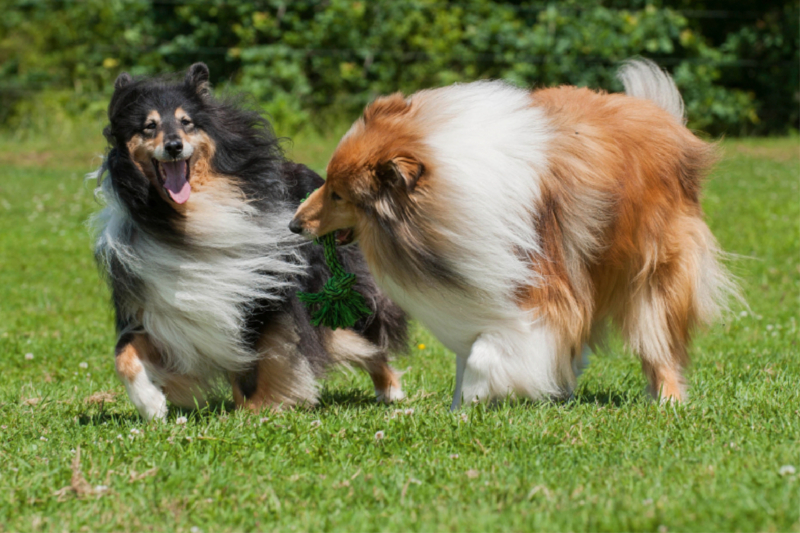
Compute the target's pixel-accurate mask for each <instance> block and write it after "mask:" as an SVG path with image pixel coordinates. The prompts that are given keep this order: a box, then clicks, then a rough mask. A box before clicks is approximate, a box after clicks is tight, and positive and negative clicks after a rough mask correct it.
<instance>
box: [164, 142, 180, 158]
mask: <svg viewBox="0 0 800 533" xmlns="http://www.w3.org/2000/svg"><path fill="white" fill-rule="evenodd" d="M164 150H166V151H167V153H168V154H169V155H170V156H172V157H178V156H179V155H181V152H183V142H182V141H181V140H180V139H172V140H171V141H167V142H166V143H164Z"/></svg>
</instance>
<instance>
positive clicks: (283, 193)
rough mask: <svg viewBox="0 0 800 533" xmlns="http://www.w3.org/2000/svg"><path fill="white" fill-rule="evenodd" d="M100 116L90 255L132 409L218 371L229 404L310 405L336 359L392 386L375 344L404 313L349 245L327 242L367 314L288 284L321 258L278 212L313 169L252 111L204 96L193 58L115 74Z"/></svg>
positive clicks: (310, 280)
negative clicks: (326, 313) (306, 298)
mask: <svg viewBox="0 0 800 533" xmlns="http://www.w3.org/2000/svg"><path fill="white" fill-rule="evenodd" d="M108 118H109V122H110V123H109V126H108V127H107V128H106V130H105V136H106V138H107V140H108V142H109V144H110V146H111V149H110V151H109V153H108V156H107V157H106V159H105V161H104V163H103V165H102V167H101V169H100V170H99V171H98V182H99V188H100V190H101V193H102V196H103V198H104V200H105V202H106V204H107V206H106V207H105V209H104V210H103V211H102V212H101V213H100V215H99V216H98V218H97V223H98V229H99V235H98V239H97V245H96V256H97V260H98V263H99V264H100V266H101V267H102V268H103V270H104V271H105V272H106V273H107V276H108V281H109V283H110V286H111V289H112V294H113V302H114V309H115V311H116V322H117V330H118V335H119V337H118V339H119V340H118V342H117V346H116V369H117V373H118V375H119V377H120V379H121V380H122V382H123V383H124V384H125V387H126V388H127V391H128V395H129V396H130V399H131V401H132V402H133V403H134V405H135V406H136V408H137V409H138V410H139V412H140V413H141V414H142V416H143V417H145V418H146V419H152V418H163V417H164V416H166V414H167V400H169V401H170V402H172V403H174V404H176V405H179V406H184V407H194V406H195V405H197V404H200V405H202V404H203V403H205V402H206V400H207V399H208V397H209V396H210V395H211V394H213V393H214V392H215V389H216V388H217V386H218V385H219V383H220V380H219V379H218V378H220V377H222V378H223V380H229V382H230V384H231V386H232V389H233V397H234V400H235V401H236V404H237V406H248V407H251V408H254V409H259V408H263V407H266V406H270V407H276V406H281V405H284V406H285V405H296V404H313V403H315V402H316V401H317V395H318V387H317V378H318V377H319V376H320V375H321V374H322V373H323V372H324V370H325V369H326V368H327V367H328V366H329V365H330V364H331V363H336V362H343V363H349V364H352V365H355V366H358V367H360V368H363V369H365V370H367V371H368V372H369V374H370V375H371V376H372V379H373V381H374V383H375V390H376V393H377V395H378V398H379V399H381V400H385V401H390V400H396V399H399V398H401V397H402V391H401V389H400V383H399V379H398V376H397V375H396V374H395V373H394V372H393V371H392V369H391V368H390V367H389V365H388V362H387V356H388V354H389V352H390V351H397V350H402V349H404V345H405V335H406V321H405V316H404V314H403V312H402V311H401V310H400V309H399V308H398V307H397V306H396V305H395V304H393V303H392V302H391V301H389V300H388V299H387V298H386V297H385V296H384V295H383V294H382V293H381V292H380V291H379V290H378V288H377V287H376V286H375V284H374V282H373V280H372V279H371V277H370V275H369V272H368V270H367V269H366V267H365V265H364V261H363V258H362V256H361V254H360V253H359V252H358V251H357V250H355V249H354V250H342V251H341V253H340V256H341V258H342V261H343V263H344V265H345V266H346V268H348V269H349V270H350V271H352V272H355V273H356V274H357V275H358V280H359V282H358V284H357V289H358V290H360V291H361V292H362V294H364V295H365V297H366V299H367V302H368V305H369V306H370V308H371V309H372V310H373V311H374V313H373V315H372V316H370V317H369V318H367V319H364V320H362V321H361V322H360V323H358V324H356V326H355V327H354V328H352V329H344V330H343V329H340V330H336V331H331V330H329V329H327V328H321V327H320V328H315V327H312V326H311V325H310V323H309V316H308V312H307V311H306V309H305V308H304V306H303V305H302V304H301V303H300V302H299V300H298V299H297V297H296V292H297V291H298V290H301V291H318V290H320V288H321V287H322V284H323V283H324V281H325V279H326V278H327V277H328V275H329V273H328V271H327V268H326V267H325V264H324V259H323V256H322V253H321V249H320V247H317V246H311V245H310V243H307V242H305V241H304V240H302V239H298V238H297V237H295V236H294V235H292V234H291V233H290V232H289V231H288V229H287V228H286V225H287V223H288V221H289V220H290V219H291V216H292V212H293V211H294V209H295V208H296V207H297V205H299V203H300V201H301V200H302V199H303V198H304V197H305V196H306V195H307V194H308V193H309V192H311V191H313V190H314V189H316V188H317V187H320V186H321V185H322V184H323V181H322V179H321V178H320V177H319V176H317V175H316V174H315V173H314V172H312V171H310V170H309V169H307V168H306V167H304V166H302V165H298V164H294V163H291V162H288V161H286V160H285V159H284V158H283V155H282V153H281V150H280V148H279V144H278V141H277V140H276V138H275V137H274V135H273V134H272V132H271V130H270V128H269V124H268V123H267V122H266V121H265V120H264V119H263V118H262V117H261V116H260V115H259V114H258V113H256V112H253V111H248V110H246V109H244V108H243V107H241V106H239V105H237V104H236V103H235V102H225V101H220V100H217V99H215V98H214V97H212V95H211V94H210V92H209V86H208V68H207V67H206V66H205V65H204V64H202V63H199V64H195V65H193V66H192V67H191V68H190V69H189V71H188V73H187V75H186V77H185V79H184V80H179V81H172V80H170V79H133V78H131V77H130V76H129V75H127V74H121V75H120V76H119V78H118V79H117V80H116V83H115V91H114V95H113V97H112V99H111V103H110V105H109V108H108Z"/></svg>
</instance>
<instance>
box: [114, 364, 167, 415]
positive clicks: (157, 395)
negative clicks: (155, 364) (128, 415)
mask: <svg viewBox="0 0 800 533" xmlns="http://www.w3.org/2000/svg"><path fill="white" fill-rule="evenodd" d="M123 381H125V380H123ZM125 388H126V389H127V391H128V397H129V398H130V399H131V402H133V405H135V406H136V410H137V411H139V414H140V415H142V418H144V419H145V420H147V421H148V422H149V421H151V420H154V419H155V420H164V419H165V418H166V417H167V412H168V409H167V397H166V396H164V393H163V392H161V389H160V388H158V387H156V386H155V385H154V384H153V382H152V381H150V379H149V377H148V376H147V372H146V371H145V370H144V369H142V370H141V371H140V372H139V373H138V374H136V377H135V378H134V379H133V381H132V382H125Z"/></svg>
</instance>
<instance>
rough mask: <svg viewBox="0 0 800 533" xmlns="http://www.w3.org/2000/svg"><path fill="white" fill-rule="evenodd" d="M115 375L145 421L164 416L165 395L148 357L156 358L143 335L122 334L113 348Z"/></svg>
mask: <svg viewBox="0 0 800 533" xmlns="http://www.w3.org/2000/svg"><path fill="white" fill-rule="evenodd" d="M115 353H116V358H115V367H116V370H117V376H119V379H120V380H121V381H122V383H123V384H124V385H125V389H126V390H127V391H128V397H129V398H130V399H131V402H133V405H134V406H136V409H137V410H138V411H139V414H141V415H142V418H144V419H145V420H147V421H150V420H153V419H157V420H163V419H164V418H166V416H167V397H166V396H165V395H164V393H163V392H162V390H161V388H160V387H158V386H157V385H156V384H155V383H154V378H155V376H154V374H155V369H154V368H153V365H152V363H151V361H153V360H156V359H157V358H158V356H157V353H156V349H155V347H154V346H153V344H152V343H151V342H150V340H149V339H148V338H147V336H146V335H144V334H141V333H134V334H124V335H122V337H120V339H119V341H118V342H117V347H116V349H115Z"/></svg>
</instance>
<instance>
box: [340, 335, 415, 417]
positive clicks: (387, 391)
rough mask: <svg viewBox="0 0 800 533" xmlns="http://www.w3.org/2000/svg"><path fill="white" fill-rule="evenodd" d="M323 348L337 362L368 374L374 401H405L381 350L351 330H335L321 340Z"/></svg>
mask: <svg viewBox="0 0 800 533" xmlns="http://www.w3.org/2000/svg"><path fill="white" fill-rule="evenodd" d="M325 348H326V349H327V350H328V352H329V353H330V354H331V355H332V356H333V358H334V360H335V361H336V362H338V363H344V364H351V365H353V366H356V367H358V368H361V369H362V370H364V371H366V372H367V373H368V374H369V377H370V378H372V383H373V385H374V386H375V398H376V399H377V401H379V402H384V403H391V402H397V401H400V400H402V399H403V398H405V394H404V393H403V388H402V385H401V383H400V373H399V372H397V371H396V370H395V369H393V368H392V367H391V366H390V365H389V358H388V356H387V354H386V352H385V351H384V350H382V349H381V348H380V347H379V346H376V345H375V344H373V343H371V342H370V341H369V340H367V339H365V338H364V337H362V336H361V335H359V334H358V333H356V332H355V331H351V330H349V329H337V330H335V331H332V332H331V333H330V334H329V335H328V336H327V337H326V339H325Z"/></svg>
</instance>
